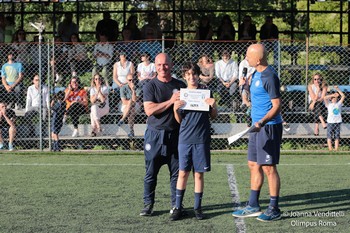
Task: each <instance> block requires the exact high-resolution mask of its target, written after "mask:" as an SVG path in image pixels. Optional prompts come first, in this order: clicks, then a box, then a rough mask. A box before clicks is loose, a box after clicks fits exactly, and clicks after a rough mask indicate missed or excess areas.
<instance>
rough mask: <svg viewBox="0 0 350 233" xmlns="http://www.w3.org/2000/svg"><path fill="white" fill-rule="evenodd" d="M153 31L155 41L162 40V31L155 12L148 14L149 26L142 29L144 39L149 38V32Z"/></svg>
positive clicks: (146, 25)
mask: <svg viewBox="0 0 350 233" xmlns="http://www.w3.org/2000/svg"><path fill="white" fill-rule="evenodd" d="M149 30H152V31H153V32H154V39H161V38H162V30H161V29H160V27H159V22H158V15H157V13H155V12H149V13H148V14H147V24H145V25H144V26H143V27H142V28H141V37H142V39H147V38H148V35H147V33H148V31H149Z"/></svg>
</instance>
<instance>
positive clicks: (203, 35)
mask: <svg viewBox="0 0 350 233" xmlns="http://www.w3.org/2000/svg"><path fill="white" fill-rule="evenodd" d="M212 37H213V28H212V26H211V24H210V20H209V18H208V16H202V18H201V19H200V20H199V25H198V27H197V30H196V37H195V40H212Z"/></svg>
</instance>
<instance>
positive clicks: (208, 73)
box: [198, 54, 216, 91]
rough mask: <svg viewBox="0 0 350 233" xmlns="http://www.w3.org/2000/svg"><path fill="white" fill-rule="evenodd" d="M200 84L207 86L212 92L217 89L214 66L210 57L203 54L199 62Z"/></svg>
mask: <svg viewBox="0 0 350 233" xmlns="http://www.w3.org/2000/svg"><path fill="white" fill-rule="evenodd" d="M198 66H199V68H200V75H199V79H200V82H201V83H203V84H205V85H207V86H208V88H209V89H210V90H211V91H214V89H215V87H216V86H215V80H214V64H213V62H212V60H211V59H210V58H209V56H208V55H206V54H203V55H202V56H201V57H200V58H199V61H198Z"/></svg>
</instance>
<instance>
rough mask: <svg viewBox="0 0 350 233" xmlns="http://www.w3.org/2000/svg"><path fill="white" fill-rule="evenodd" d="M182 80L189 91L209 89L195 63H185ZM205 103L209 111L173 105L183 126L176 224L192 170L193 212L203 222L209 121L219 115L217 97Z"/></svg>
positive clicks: (208, 159) (181, 129) (182, 104)
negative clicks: (186, 108)
mask: <svg viewBox="0 0 350 233" xmlns="http://www.w3.org/2000/svg"><path fill="white" fill-rule="evenodd" d="M182 73H183V77H184V79H185V80H186V82H187V88H188V89H207V87H206V86H204V85H202V84H199V74H200V68H199V66H198V65H197V64H195V63H191V62H188V63H185V64H184V65H183V68H182ZM205 102H206V103H207V104H208V105H210V110H209V112H206V111H194V110H181V109H180V108H181V107H182V106H184V104H185V102H184V101H181V100H177V101H176V102H175V103H174V116H175V119H176V121H177V122H179V123H180V133H179V147H178V149H179V177H178V180H177V185H176V207H175V209H174V211H173V213H172V214H171V216H170V220H172V221H175V220H178V219H180V218H181V217H182V216H183V209H182V200H183V196H184V194H185V190H186V184H187V179H188V176H189V174H190V172H191V168H192V167H193V170H194V179H195V181H194V183H195V188H194V189H195V190H194V199H195V204H194V212H195V215H196V218H197V219H198V220H201V219H203V213H202V207H201V201H202V196H203V187H204V172H208V171H210V121H209V117H211V118H212V119H214V118H215V117H216V116H217V110H216V103H215V99H214V98H208V99H206V100H205Z"/></svg>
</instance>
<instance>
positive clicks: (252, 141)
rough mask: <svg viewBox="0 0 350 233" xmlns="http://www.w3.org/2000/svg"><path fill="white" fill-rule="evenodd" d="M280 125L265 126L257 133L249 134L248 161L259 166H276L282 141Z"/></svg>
mask: <svg viewBox="0 0 350 233" xmlns="http://www.w3.org/2000/svg"><path fill="white" fill-rule="evenodd" d="M282 131H283V128H282V124H281V123H280V124H274V125H265V126H264V127H262V128H261V129H260V131H259V132H255V133H250V134H249V143H248V161H253V162H257V164H260V165H273V164H278V163H279V159H280V146H281V141H282Z"/></svg>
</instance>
